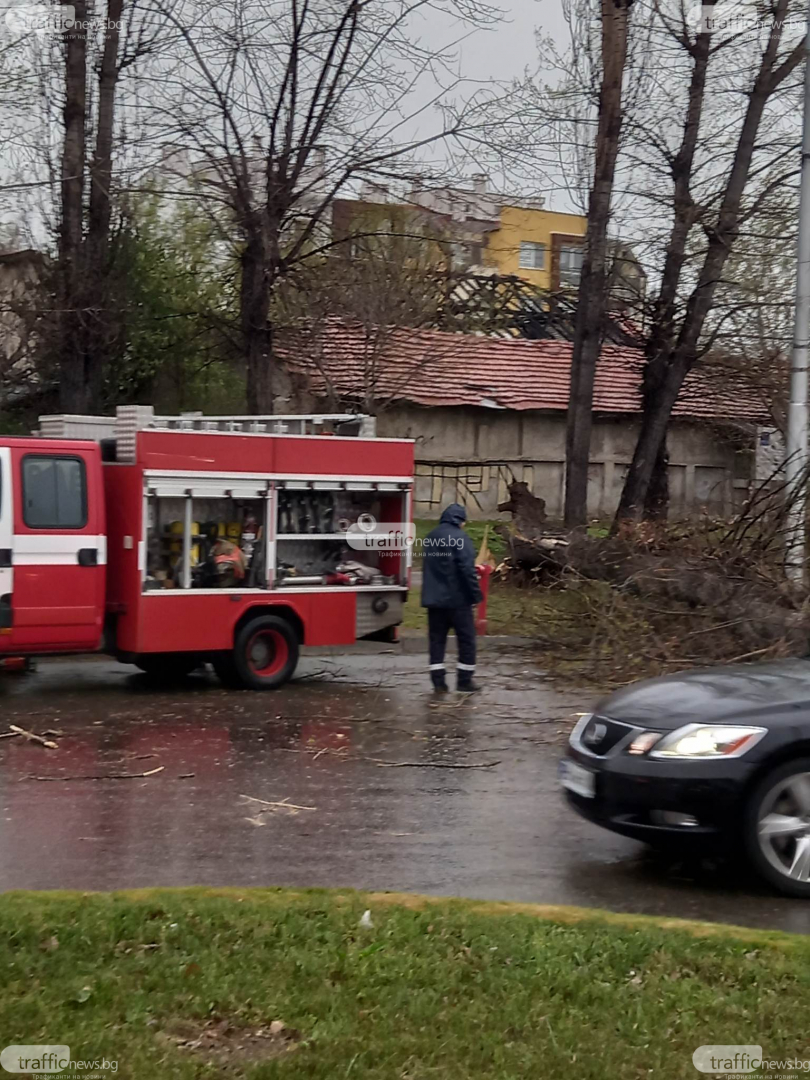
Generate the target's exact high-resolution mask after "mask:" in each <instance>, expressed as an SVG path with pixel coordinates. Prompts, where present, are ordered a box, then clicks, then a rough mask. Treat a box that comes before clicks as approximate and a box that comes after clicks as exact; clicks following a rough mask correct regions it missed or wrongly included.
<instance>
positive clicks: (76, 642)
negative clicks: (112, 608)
mask: <svg viewBox="0 0 810 1080" xmlns="http://www.w3.org/2000/svg"><path fill="white" fill-rule="evenodd" d="M12 458H13V459H14V468H13V475H14V483H15V486H16V487H17V490H16V491H15V492H14V504H15V507H16V513H15V526H14V538H13V555H12V560H13V567H14V593H13V599H12V605H11V606H12V632H11V637H10V640H9V641H8V643H7V644H6V643H4V646H3V647H4V648H6V649H8V648H11V649H14V648H18V649H19V650H20V652H74V651H75V652H82V651H85V650H92V649H96V648H98V646H99V644H100V642H101V636H102V630H103V624H104V588H105V579H106V563H107V542H106V535H105V513H104V505H103V501H102V500H103V490H102V478H101V457H100V453H99V451H98V450H97V449H96V448H93V449H92V450H90V449H85V448H82V449H77V450H64V451H63V450H61V449H59V450H49V449H46V448H43V449H42V450H38V449H34V448H33V447H32V449H31V450H30V451H29V450H27V449H25V450H19V451H17V450H15V451H14V452H13V454H12ZM2 641H3V639H2V638H0V642H2Z"/></svg>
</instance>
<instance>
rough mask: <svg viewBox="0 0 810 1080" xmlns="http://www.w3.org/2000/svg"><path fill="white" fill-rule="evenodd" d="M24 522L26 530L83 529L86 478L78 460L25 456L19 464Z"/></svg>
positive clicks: (42, 455) (43, 455)
mask: <svg viewBox="0 0 810 1080" xmlns="http://www.w3.org/2000/svg"><path fill="white" fill-rule="evenodd" d="M22 496H23V521H24V522H25V524H26V525H27V526H28V528H29V529H83V528H84V527H85V526H86V525H87V476H86V471H85V464H84V461H82V459H81V458H77V457H62V456H55V455H54V456H51V455H46V454H27V455H26V456H25V457H24V458H23V462H22Z"/></svg>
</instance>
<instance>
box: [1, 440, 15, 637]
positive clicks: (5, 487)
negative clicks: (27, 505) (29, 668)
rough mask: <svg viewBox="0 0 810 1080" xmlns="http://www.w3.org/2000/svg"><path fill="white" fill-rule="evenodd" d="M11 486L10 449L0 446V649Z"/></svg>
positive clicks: (8, 580)
mask: <svg viewBox="0 0 810 1080" xmlns="http://www.w3.org/2000/svg"><path fill="white" fill-rule="evenodd" d="M12 494H13V492H12V487H11V450H10V449H9V448H8V447H7V446H5V447H0V650H1V649H2V648H3V638H6V639H7V638H9V637H10V636H11V596H12V593H13V591H14V570H13V568H12V564H11V549H12V547H13V544H14V524H13V523H14V500H13V498H12Z"/></svg>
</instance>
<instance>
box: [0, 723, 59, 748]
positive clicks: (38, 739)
mask: <svg viewBox="0 0 810 1080" xmlns="http://www.w3.org/2000/svg"><path fill="white" fill-rule="evenodd" d="M8 729H9V732H8V733H9V735H22V737H23V738H24V739H25V740H26V742H32V743H37V744H38V745H39V746H44V747H45V748H46V749H48V750H58V749H59V743H55V742H54V741H53V740H52V739H45V738H43V737H42V735H35V734H34V732H33V731H27V730H26V729H25V728H23V727H19V726H18V725H17V724H9V725H8Z"/></svg>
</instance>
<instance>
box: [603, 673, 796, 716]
mask: <svg viewBox="0 0 810 1080" xmlns="http://www.w3.org/2000/svg"><path fill="white" fill-rule="evenodd" d="M595 711H596V712H598V713H599V715H600V716H610V717H613V718H614V719H616V720H625V721H627V723H632V724H639V725H642V726H644V727H651V728H658V729H659V730H663V731H670V730H673V729H674V728H677V727H680V726H681V725H682V724H689V723H692V722H693V721H697V722H704V723H706V722H708V723H712V722H715V723H716V722H719V721H723V722H726V723H728V722H732V721H734V720H743V719H745V720H751V721H753V720H754V719H756V718H764V717H767V718H768V719H769V721H770V722H771V724H773V723H774V722H776V723H779V722H780V721H781V722H784V723H792V722H795V721H797V720H799V719H800V718H801V719H803V718H804V717H803V716H802V712H805V714H806V715H808V716H810V658H808V659H801V660H778V661H773V662H772V663H764V664H737V665H731V666H729V667H716V668H696V669H695V670H693V671H681V672H678V673H677V674H675V675H664V676H662V677H661V678H658V679H646V680H645V681H644V682H639V683H635V684H634V685H633V686H628V687H626V688H625V689H624V690H617V691H616V692H615V693H613V694H610V695H609V696H608V697H606V698H604V699H603V700H602V701H600V702H599V704H598V706H597V707H596V709H595Z"/></svg>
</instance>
